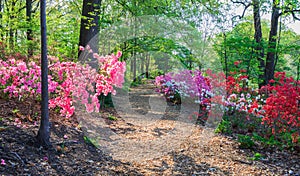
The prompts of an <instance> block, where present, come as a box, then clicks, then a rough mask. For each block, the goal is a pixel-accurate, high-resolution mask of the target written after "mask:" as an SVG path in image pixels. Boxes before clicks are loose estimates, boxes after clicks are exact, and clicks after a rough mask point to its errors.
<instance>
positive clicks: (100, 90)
mask: <svg viewBox="0 0 300 176" xmlns="http://www.w3.org/2000/svg"><path fill="white" fill-rule="evenodd" d="M93 56H94V59H97V61H98V65H99V70H98V71H97V70H96V69H94V68H92V67H91V66H89V65H88V64H79V63H75V62H59V61H58V59H56V58H50V61H51V62H55V63H53V64H52V63H50V66H49V75H48V82H49V93H50V100H49V107H50V108H56V107H58V108H60V113H61V115H62V116H65V117H71V116H72V115H73V114H74V110H75V107H74V103H81V104H83V105H84V106H85V108H86V110H87V112H97V111H98V110H99V107H100V104H99V100H98V96H99V95H101V94H104V95H107V94H108V93H112V94H115V93H116V91H115V89H114V86H116V87H122V84H123V82H124V73H125V69H126V63H125V62H120V61H118V59H119V58H120V57H121V52H118V53H117V55H114V54H112V55H108V56H99V55H97V54H93ZM0 86H1V91H2V92H3V93H5V94H7V95H8V96H9V97H13V98H18V99H24V98H28V97H32V98H38V97H40V94H41V67H40V66H39V65H38V64H37V63H35V62H30V63H25V62H24V61H21V60H15V59H14V58H10V59H8V60H7V61H3V60H0Z"/></svg>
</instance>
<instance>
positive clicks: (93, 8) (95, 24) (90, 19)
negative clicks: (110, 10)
mask: <svg viewBox="0 0 300 176" xmlns="http://www.w3.org/2000/svg"><path fill="white" fill-rule="evenodd" d="M100 7H101V0H83V4H82V17H81V24H80V34H79V46H83V47H85V46H86V45H87V44H88V43H89V41H90V40H91V39H92V38H93V37H95V36H96V35H97V34H98V33H99V13H100ZM94 40H95V43H93V44H94V45H96V43H97V41H96V38H94ZM91 47H93V48H92V49H93V50H94V52H96V51H97V49H98V46H91ZM80 54H81V51H79V53H78V56H79V55H80Z"/></svg>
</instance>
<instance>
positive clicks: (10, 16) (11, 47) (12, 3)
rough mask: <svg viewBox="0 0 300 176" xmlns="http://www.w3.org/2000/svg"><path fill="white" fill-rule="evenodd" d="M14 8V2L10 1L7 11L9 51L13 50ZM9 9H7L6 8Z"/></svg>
mask: <svg viewBox="0 0 300 176" xmlns="http://www.w3.org/2000/svg"><path fill="white" fill-rule="evenodd" d="M15 6H16V2H15V1H12V2H11V10H10V11H9V20H10V25H9V48H10V49H11V51H13V49H14V29H13V26H14V24H13V22H14V19H15ZM7 8H9V7H7Z"/></svg>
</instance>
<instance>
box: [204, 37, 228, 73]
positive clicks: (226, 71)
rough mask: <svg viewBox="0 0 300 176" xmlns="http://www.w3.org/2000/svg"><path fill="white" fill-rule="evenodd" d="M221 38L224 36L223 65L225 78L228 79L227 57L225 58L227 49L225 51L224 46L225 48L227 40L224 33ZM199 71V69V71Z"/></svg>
mask: <svg viewBox="0 0 300 176" xmlns="http://www.w3.org/2000/svg"><path fill="white" fill-rule="evenodd" d="M223 36H224V64H225V76H226V78H227V77H228V62H227V60H228V57H227V49H226V46H227V39H226V33H225V32H224V33H223ZM199 70H200V69H199Z"/></svg>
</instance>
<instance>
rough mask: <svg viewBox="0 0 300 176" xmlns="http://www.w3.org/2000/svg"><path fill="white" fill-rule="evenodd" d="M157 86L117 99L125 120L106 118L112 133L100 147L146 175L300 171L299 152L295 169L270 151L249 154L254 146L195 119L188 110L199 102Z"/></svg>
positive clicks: (191, 111) (106, 127) (133, 89)
mask: <svg viewBox="0 0 300 176" xmlns="http://www.w3.org/2000/svg"><path fill="white" fill-rule="evenodd" d="M154 88H155V87H154V86H153V85H152V84H151V83H147V84H144V85H140V86H137V87H133V88H131V89H130V91H129V93H127V92H124V93H123V94H120V95H117V96H116V98H115V99H114V101H115V102H117V103H115V106H116V110H117V112H118V115H119V116H120V117H121V118H122V120H117V121H114V122H113V123H110V124H106V126H105V129H108V130H110V132H109V135H108V136H105V137H104V138H99V144H100V149H101V150H103V151H106V152H107V153H108V154H109V155H110V156H112V158H113V159H115V160H120V161H122V162H129V163H131V164H132V166H133V167H134V168H138V170H139V172H140V173H141V174H143V175H281V174H286V173H288V172H289V171H290V170H292V171H293V172H294V173H296V172H295V171H296V170H297V172H300V168H299V165H297V164H295V163H296V162H297V161H299V158H297V156H293V158H294V159H295V160H294V161H295V162H294V164H292V165H293V166H294V168H293V169H289V165H288V164H285V163H284V162H279V163H276V162H273V161H272V158H271V157H272V155H273V154H270V153H269V154H266V155H265V160H263V161H253V160H251V159H249V158H250V157H252V156H253V155H254V151H251V150H242V149H239V148H238V143H237V142H236V141H235V140H233V139H232V138H230V137H224V136H220V135H216V134H214V132H213V129H210V128H204V127H201V126H197V125H195V119H190V118H189V116H190V115H191V114H193V111H196V112H197V107H196V106H192V105H190V104H188V105H186V104H184V103H183V105H181V106H170V105H168V104H167V103H166V102H165V100H164V98H163V97H161V96H160V95H159V94H157V93H155V92H154ZM101 125H103V124H101ZM102 131H105V130H103V129H102ZM106 134H107V133H106ZM103 136H104V135H102V137H103ZM259 152H260V153H262V152H261V151H259ZM264 153H265V152H264ZM275 158H276V157H275ZM271 161H272V162H271ZM274 161H275V160H274ZM270 162H271V163H270ZM277 162H278V161H277ZM286 162H290V161H289V160H286ZM275 163H276V164H275Z"/></svg>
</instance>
